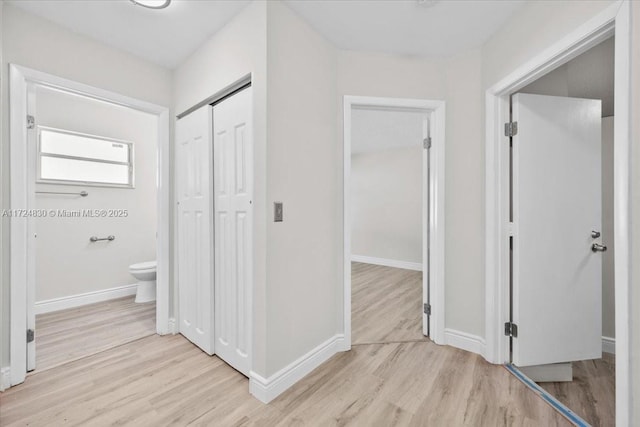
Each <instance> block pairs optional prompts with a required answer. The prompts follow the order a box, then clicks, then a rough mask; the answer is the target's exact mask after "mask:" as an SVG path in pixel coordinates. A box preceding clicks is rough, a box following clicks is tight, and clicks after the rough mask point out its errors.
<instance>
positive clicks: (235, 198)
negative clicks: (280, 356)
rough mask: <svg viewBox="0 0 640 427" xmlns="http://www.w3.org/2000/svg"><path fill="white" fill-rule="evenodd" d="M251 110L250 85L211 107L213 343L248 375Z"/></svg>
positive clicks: (223, 356)
mask: <svg viewBox="0 0 640 427" xmlns="http://www.w3.org/2000/svg"><path fill="white" fill-rule="evenodd" d="M251 112H252V92H251V88H250V87H249V88H246V89H244V90H242V91H240V92H238V93H236V94H235V95H233V96H231V97H229V98H227V99H225V100H223V101H222V102H220V103H219V104H216V105H215V106H214V107H213V129H214V144H213V146H214V153H213V159H214V211H215V217H214V224H215V244H214V248H215V249H214V259H215V269H214V270H215V325H216V329H215V337H216V343H215V348H216V354H217V355H218V356H219V357H220V358H221V359H223V360H224V361H226V362H227V363H228V364H230V365H231V366H233V367H234V368H235V369H237V370H238V371H240V372H242V373H243V374H244V375H247V376H248V375H249V370H250V368H251V366H250V355H251V318H252V317H251V307H252V303H251V296H252V294H251V293H252V287H253V271H252V255H253V238H252V235H253V232H252V224H253V201H252V197H253V135H252V126H251V118H252V114H251Z"/></svg>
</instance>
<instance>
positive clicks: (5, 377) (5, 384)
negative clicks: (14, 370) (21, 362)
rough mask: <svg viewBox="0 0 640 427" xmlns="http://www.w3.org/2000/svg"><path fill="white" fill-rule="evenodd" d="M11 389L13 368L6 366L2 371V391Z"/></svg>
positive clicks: (0, 375) (0, 382)
mask: <svg viewBox="0 0 640 427" xmlns="http://www.w3.org/2000/svg"><path fill="white" fill-rule="evenodd" d="M9 387H11V368H10V367H8V366H5V367H4V368H1V369H0V391H5V390H6V389H8V388H9Z"/></svg>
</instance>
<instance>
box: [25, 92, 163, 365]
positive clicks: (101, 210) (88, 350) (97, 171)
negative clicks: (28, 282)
mask: <svg viewBox="0 0 640 427" xmlns="http://www.w3.org/2000/svg"><path fill="white" fill-rule="evenodd" d="M29 101H30V105H31V106H32V107H33V108H32V109H31V111H33V112H34V113H35V114H34V117H35V118H34V124H33V126H34V130H35V132H31V133H30V134H33V137H31V138H30V139H29V143H30V146H33V148H32V149H33V151H32V153H33V158H34V159H35V160H36V161H35V171H34V172H35V173H33V174H32V176H33V182H34V187H33V188H34V193H35V199H34V200H35V204H34V206H35V207H36V209H35V210H34V212H33V217H34V221H33V226H34V228H35V230H34V237H35V260H32V262H33V263H34V267H35V268H34V270H35V290H33V291H32V292H30V293H29V292H28V300H29V309H31V310H34V312H35V318H36V320H35V334H34V335H35V348H33V347H34V346H29V347H31V350H30V351H29V354H28V360H29V362H28V364H29V370H33V369H34V368H35V369H37V370H43V369H48V368H51V367H54V366H57V365H60V364H61V363H64V362H68V361H70V360H75V359H77V358H80V357H84V356H87V355H90V354H93V353H96V352H98V351H102V350H104V349H106V348H111V347H115V346H118V345H121V344H124V343H126V342H131V341H134V340H136V339H139V338H141V337H144V336H148V335H152V334H154V333H155V331H156V325H155V275H156V263H155V260H156V237H157V183H158V167H157V151H158V150H157V146H158V123H157V121H158V119H157V116H155V115H151V114H147V113H143V112H140V111H137V110H134V109H131V108H128V107H125V106H120V105H116V104H113V103H110V102H106V101H103V100H99V99H94V98H89V97H87V96H83V95H77V94H74V93H71V92H67V91H63V90H60V89H56V88H51V87H47V86H44V85H35V84H34V85H31V86H30V88H29ZM29 294H30V295H29ZM34 352H35V354H33V353H34Z"/></svg>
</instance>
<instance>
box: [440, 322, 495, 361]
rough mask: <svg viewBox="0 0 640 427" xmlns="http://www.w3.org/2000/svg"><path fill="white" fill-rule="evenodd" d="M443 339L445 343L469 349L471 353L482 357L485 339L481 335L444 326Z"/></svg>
mask: <svg viewBox="0 0 640 427" xmlns="http://www.w3.org/2000/svg"><path fill="white" fill-rule="evenodd" d="M444 339H445V344H446V345H450V346H451V347H456V348H459V349H461V350H465V351H470V352H471V353H475V354H479V355H480V356H483V357H484V353H485V341H484V338H482V337H479V336H477V335H473V334H468V333H466V332H462V331H457V330H455V329H449V328H445V330H444Z"/></svg>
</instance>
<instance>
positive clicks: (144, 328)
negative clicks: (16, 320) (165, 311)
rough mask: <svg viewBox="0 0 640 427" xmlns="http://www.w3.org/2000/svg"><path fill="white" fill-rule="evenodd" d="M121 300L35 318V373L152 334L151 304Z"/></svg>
mask: <svg viewBox="0 0 640 427" xmlns="http://www.w3.org/2000/svg"><path fill="white" fill-rule="evenodd" d="M134 299H135V297H133V296H131V297H124V298H118V299H114V300H110V301H105V302H99V303H96V304H90V305H85V306H82V307H78V308H71V309H68V310H60V311H56V312H52V313H46V314H39V315H37V316H36V371H35V372H38V371H43V370H45V369H50V368H52V367H54V366H58V365H60V364H62V363H66V362H70V361H72V360H77V359H80V358H82V357H86V356H90V355H92V354H96V353H99V352H101V351H104V350H107V349H109V348H112V347H116V346H119V345H122V344H125V343H128V342H131V341H134V340H137V339H139V338H142V337H147V336H149V335H153V334H155V333H156V322H155V316H156V304H155V302H149V303H141V304H136V303H135V302H134Z"/></svg>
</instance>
